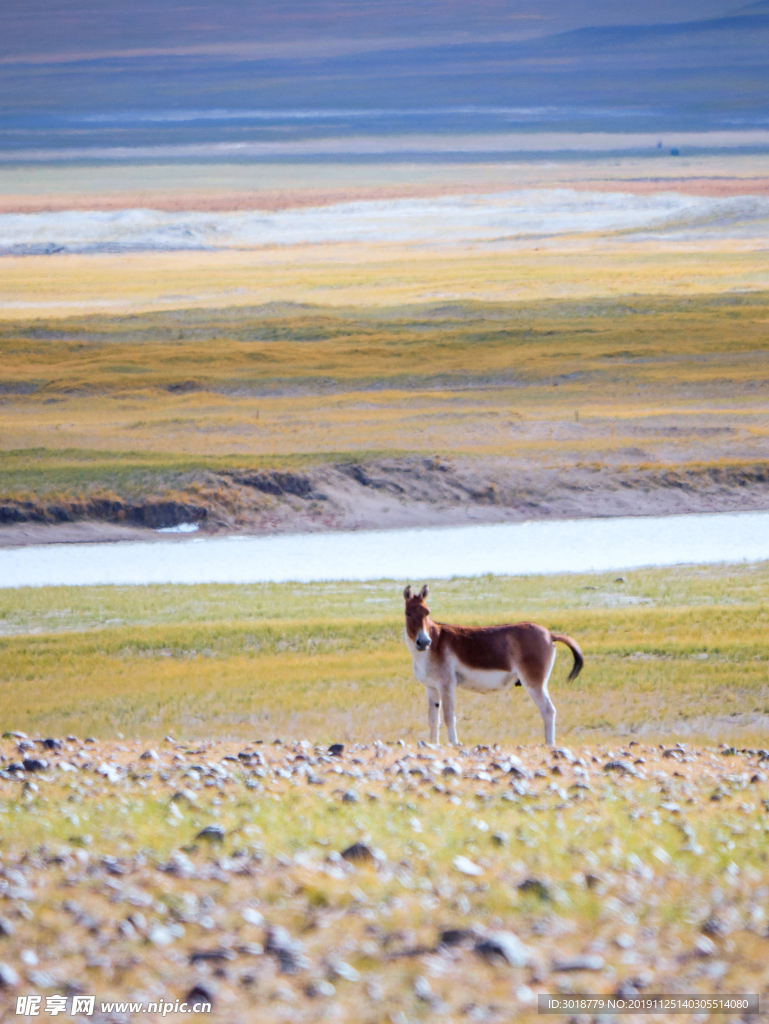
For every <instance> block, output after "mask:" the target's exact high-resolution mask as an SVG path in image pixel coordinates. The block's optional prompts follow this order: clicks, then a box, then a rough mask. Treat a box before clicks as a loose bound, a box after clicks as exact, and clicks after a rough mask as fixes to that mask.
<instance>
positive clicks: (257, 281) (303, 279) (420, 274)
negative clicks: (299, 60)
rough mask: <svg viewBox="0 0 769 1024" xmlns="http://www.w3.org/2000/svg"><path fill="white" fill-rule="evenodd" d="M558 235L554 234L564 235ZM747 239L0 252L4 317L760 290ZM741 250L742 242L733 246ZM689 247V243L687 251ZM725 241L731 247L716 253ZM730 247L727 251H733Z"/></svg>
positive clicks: (761, 274)
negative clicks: (497, 247) (705, 246)
mask: <svg viewBox="0 0 769 1024" xmlns="http://www.w3.org/2000/svg"><path fill="white" fill-rule="evenodd" d="M560 244H561V243H559V245H560ZM752 247H753V245H752V243H746V245H745V246H744V247H743V246H742V245H741V244H739V243H734V244H733V245H730V246H728V248H727V247H726V246H719V248H717V249H714V250H713V251H703V250H702V246H701V245H698V246H696V247H695V246H694V245H690V246H681V249H683V251H676V247H674V246H670V247H669V248H670V251H667V252H664V251H663V252H660V251H659V249H660V246H659V243H653V244H652V243H649V244H645V245H639V244H635V245H634V246H632V247H630V246H626V247H624V248H623V245H622V243H621V242H615V243H608V244H607V243H603V242H602V241H601V240H599V239H591V240H580V241H575V243H574V245H573V246H572V247H571V249H570V250H566V251H560V252H559V251H549V250H548V249H547V248H546V246H545V244H544V243H543V245H542V247H541V248H540V249H534V250H533V251H532V250H529V251H516V250H515V249H512V250H510V249H506V250H503V251H501V252H500V251H483V250H479V249H468V248H465V247H461V248H456V249H449V248H446V249H443V250H435V249H429V248H427V249H422V248H419V247H414V248H406V247H403V246H398V245H390V244H385V243H383V244H380V245H355V246H352V245H346V244H340V245H316V246H295V247H294V246H292V247H287V248H285V249H282V248H281V249H278V248H273V249H265V250H258V251H250V250H248V251H225V252H175V253H141V254H122V255H116V256H110V255H98V256H88V255H62V256H55V257H51V256H25V257H5V258H3V259H2V271H3V272H2V277H1V278H0V318H2V319H5V320H25V319H28V318H29V317H35V316H37V317H41V316H42V317H48V316H74V315H78V314H82V313H84V312H89V313H104V312H110V313H127V312H138V311H148V310H158V309H179V308H195V309H198V308H221V307H224V306H234V307H238V306H251V305H260V304H263V303H270V302H296V303H310V304H312V305H323V306H331V307H344V306H363V307H369V306H373V307H377V306H379V307H386V306H398V305H403V304H411V303H420V302H436V301H441V302H442V301H457V300H479V301H483V302H516V301H532V300H539V299H547V298H558V299H583V298H588V297H591V298H601V297H603V298H608V297H614V296H620V295H639V294H647V295H648V294H651V295H657V294H659V295H707V294H712V293H714V292H728V291H736V290H740V291H744V290H751V289H760V290H763V289H766V288H767V287H769V274H768V273H767V269H766V259H765V256H764V254H763V253H762V252H761V251H750V249H751V248H752ZM743 248H747V250H748V251H741V250H742V249H743ZM687 249H689V250H690V251H686V250H687ZM724 249H726V250H727V251H724ZM729 250H732V251H729Z"/></svg>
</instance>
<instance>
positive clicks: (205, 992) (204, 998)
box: [184, 981, 216, 1006]
mask: <svg viewBox="0 0 769 1024" xmlns="http://www.w3.org/2000/svg"><path fill="white" fill-rule="evenodd" d="M215 996H216V989H215V988H214V986H213V985H212V984H211V982H210V981H206V982H200V981H199V982H197V984H195V985H193V987H192V988H191V989H190V990H189V992H188V993H187V995H186V996H185V997H184V998H185V1000H186V1001H187V1003H189V1004H190V1005H192V1004H194V1003H210V1004H211V1005H212V1006H213V1004H214V998H215Z"/></svg>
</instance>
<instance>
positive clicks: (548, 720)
mask: <svg viewBox="0 0 769 1024" xmlns="http://www.w3.org/2000/svg"><path fill="white" fill-rule="evenodd" d="M427 593H428V591H427V586H426V585H425V586H424V587H422V589H421V590H420V591H419V593H418V594H413V593H412V592H411V587H406V589H405V590H404V591H403V597H404V599H405V601H406V644H407V645H408V648H409V650H410V651H411V657H412V660H413V663H414V675H415V676H416V678H417V679H418V680H419V682H420V683H422V685H423V686H424V687H425V688H426V690H427V707H428V721H429V723H430V742H431V743H437V742H438V737H439V735H440V711H441V705H442V706H443V720H444V721H445V723H446V727H447V728H448V731H449V743H453V744H454V745H455V746H456V745H458V744H459V740H458V739H457V723H456V716H455V713H454V690H455V689H456V688H457V687H458V686H459V687H462V689H465V690H472V691H474V692H475V693H494V692H501V691H504V690H509V689H510V688H511V687H512V686H521V685H523V686H524V687H525V689H526V692H527V693H528V694H529V696H530V697H531V699H532V700H533V701H534V703H535V704H536V705H537V707H538V708H539V713H540V714H541V715H542V721H543V722H544V723H545V743H547V744H549V745H550V746H553V745H554V743H555V707H554V706H553V702H552V701H551V700H550V695H549V694H548V692H547V683H548V680H549V678H550V673H551V672H552V670H553V665H554V663H555V641H560V642H561V643H564V644H566V646H567V647H569V648H571V652H572V654H573V655H574V665H573V666H572V670H571V672H570V674H569V678H568V681H569V682H571V680H572V679H576V678H577V676H578V675H579V673H580V671H581V669H582V666H583V664H584V658H583V657H582V651H581V650H580V649H579V645H578V644H577V642H576V641H575V640H572V638H571V637H570V636H565V635H564V634H562V633H551V632H550V630H549V629H545V627H544V626H538V625H536V624H535V623H533V622H518V623H516V624H515V625H505V626H481V627H468V626H448V625H446V624H445V623H442V622H433V620H432V619H431V618H430V609H429V608H428V607H427V605H426V604H425V598H426V597H427Z"/></svg>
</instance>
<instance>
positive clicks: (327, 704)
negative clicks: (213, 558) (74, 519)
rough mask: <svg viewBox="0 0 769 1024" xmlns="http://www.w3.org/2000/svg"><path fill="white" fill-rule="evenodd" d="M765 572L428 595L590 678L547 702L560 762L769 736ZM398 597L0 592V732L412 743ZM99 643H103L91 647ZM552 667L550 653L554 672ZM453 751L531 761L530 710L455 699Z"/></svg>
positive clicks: (507, 583) (417, 725)
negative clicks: (549, 650) (526, 756)
mask: <svg viewBox="0 0 769 1024" xmlns="http://www.w3.org/2000/svg"><path fill="white" fill-rule="evenodd" d="M768 580H769V566H767V565H765V564H764V565H760V566H743V567H714V568H709V569H702V570H692V569H691V568H683V569H671V570H648V571H639V572H635V573H631V574H628V575H627V576H626V582H623V583H617V582H615V581H614V577H613V576H611V575H609V576H607V575H597V576H586V577H556V578H553V577H543V578H539V579H526V580H524V579H495V580H493V581H492V580H489V579H481V580H454V581H447V582H440V583H438V584H436V586H435V590H434V595H433V598H432V601H431V603H432V605H433V610H434V613H435V615H436V617H437V618H438V619H443V620H448V621H460V622H470V623H488V622H494V621H510V620H511V619H513V620H520V619H526V618H530V619H534V620H537V621H541V622H543V623H544V624H546V625H547V626H549V627H550V628H552V629H555V630H562V631H567V632H569V633H571V634H572V635H573V636H575V637H576V638H577V639H578V641H579V642H580V644H581V645H582V646H583V649H584V651H585V654H586V657H587V667H586V669H585V670H584V672H583V674H582V675H581V676H580V677H579V679H578V680H577V681H576V682H575V683H571V684H568V685H567V684H566V683H564V681H563V680H564V677H565V675H566V672H567V665H568V664H570V657H569V656H568V654H566V655H564V656H562V657H561V658H559V660H558V664H557V667H556V671H555V673H554V677H553V693H554V700H555V703H556V706H557V708H558V711H559V731H560V734H561V736H562V737H564V738H565V739H566V740H567V741H569V742H577V741H578V740H579V741H580V742H586V741H592V740H593V739H594V738H595V737H600V736H616V735H617V734H619V735H630V734H632V735H636V736H638V737H639V738H640V737H643V738H658V737H660V736H663V737H665V738H666V739H668V740H671V739H673V738H675V739H680V738H687V737H688V738H692V737H695V738H699V739H703V738H707V739H708V740H709V741H710V742H713V741H714V740H716V739H718V740H727V741H732V740H733V739H740V741H741V742H746V741H747V740H746V737H750V740H751V741H755V742H757V743H759V744H762V745H766V735H767V731H769V675H768V674H767V664H769V647H767V644H766V639H765V637H766V627H767V624H768V620H767V615H768V614H769V613H767V595H768V594H769V583H768V582H767V581H768ZM401 603H402V602H401V598H400V587H399V586H398V585H395V584H392V583H379V584H344V585H321V584H318V585H303V586H298V585H285V586H277V585H270V586H267V585H265V586H253V587H208V586H200V587H192V588H187V587H150V588H140V589H137V588H84V589H81V588H58V589H57V588H50V589H44V590H22V591H4V592H3V591H0V622H2V623H4V630H3V631H4V632H5V633H6V637H5V638H4V639H3V640H2V641H0V645H1V646H0V650H2V666H3V667H2V686H1V687H0V716H2V719H3V721H4V722H7V723H8V724H9V725H12V726H13V727H15V728H21V729H23V730H24V731H33V732H36V733H46V732H47V733H66V732H75V733H77V734H81V733H94V734H97V735H102V736H114V734H115V733H116V732H122V733H125V734H127V735H134V736H145V737H157V736H162V735H165V733H166V732H168V731H169V729H174V730H176V731H177V733H181V734H182V735H189V736H210V735H228V734H229V735H241V736H243V735H247V736H254V737H257V738H262V739H265V740H267V739H272V738H273V737H274V736H280V737H282V738H286V736H290V737H294V738H296V739H301V738H303V737H310V738H313V739H321V740H322V741H324V742H326V741H327V742H331V741H332V740H334V739H339V738H342V739H348V740H351V739H356V740H360V741H363V740H366V741H370V740H372V739H376V738H382V739H390V740H394V739H398V738H407V739H411V740H416V739H418V738H420V737H423V736H424V733H425V718H426V712H425V708H424V706H423V705H424V694H423V691H422V689H421V687H420V686H419V685H418V684H416V683H415V682H414V680H413V679H412V676H411V665H410V660H409V657H408V653H407V651H406V649H405V647H404V645H403V642H402V639H401V637H400V632H401V624H400V615H401V610H400V606H401ZM94 627H97V628H96V629H94ZM561 653H562V655H563V652H561ZM459 723H460V735H461V737H462V739H463V741H464V742H467V743H475V742H506V743H510V742H514V743H531V742H538V741H539V740H540V735H541V729H542V726H541V722H540V719H539V716H538V714H537V712H536V710H535V709H534V707H533V705H532V704H531V702H530V701H529V700H528V698H527V697H526V695H525V692H524V691H523V690H519V689H516V690H514V691H512V693H511V694H508V695H505V696H502V697H485V698H484V697H478V696H476V695H473V694H469V693H468V694H466V693H461V694H460V697H459Z"/></svg>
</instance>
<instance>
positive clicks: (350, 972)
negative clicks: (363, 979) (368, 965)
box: [328, 960, 360, 981]
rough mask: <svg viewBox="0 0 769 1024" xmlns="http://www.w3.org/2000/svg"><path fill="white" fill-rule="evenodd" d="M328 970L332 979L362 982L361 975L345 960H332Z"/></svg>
mask: <svg viewBox="0 0 769 1024" xmlns="http://www.w3.org/2000/svg"><path fill="white" fill-rule="evenodd" d="M328 970H329V974H330V975H331V977H332V978H342V979H343V980H344V981H360V975H359V974H358V972H357V971H356V970H355V968H354V967H352V966H351V965H350V964H348V963H346V962H345V961H344V960H332V961H331V962H330V963H329V965H328Z"/></svg>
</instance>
